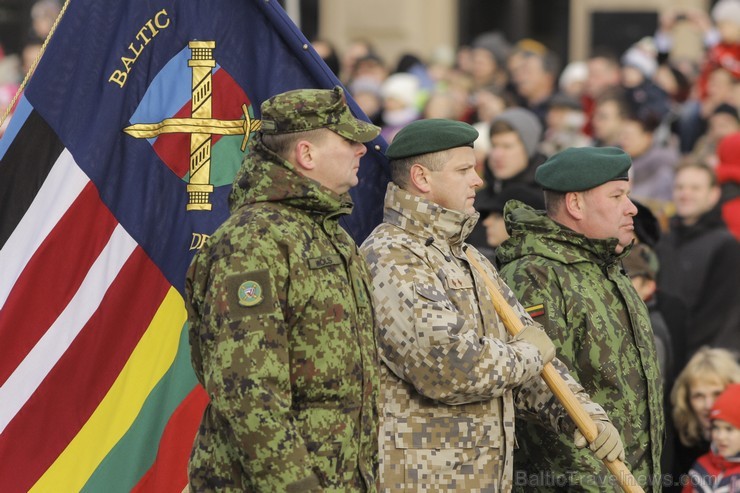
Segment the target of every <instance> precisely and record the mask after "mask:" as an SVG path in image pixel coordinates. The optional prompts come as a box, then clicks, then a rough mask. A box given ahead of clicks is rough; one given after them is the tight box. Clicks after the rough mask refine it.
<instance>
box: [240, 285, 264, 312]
mask: <svg viewBox="0 0 740 493" xmlns="http://www.w3.org/2000/svg"><path fill="white" fill-rule="evenodd" d="M238 294H239V304H240V305H242V306H255V305H259V304H260V303H262V300H264V299H265V298H264V296H262V286H260V285H259V284H258V283H256V282H255V281H245V282H243V283H242V284H241V286H239V293H238Z"/></svg>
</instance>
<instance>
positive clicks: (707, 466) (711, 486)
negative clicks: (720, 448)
mask: <svg viewBox="0 0 740 493" xmlns="http://www.w3.org/2000/svg"><path fill="white" fill-rule="evenodd" d="M689 478H690V482H689V483H688V484H686V486H684V489H683V493H713V492H716V493H740V456H735V457H731V458H728V459H725V458H724V457H722V456H719V455H717V454H716V453H715V452H714V451H713V450H711V451H709V452H708V453H706V454H704V455H702V456H701V457H699V459H698V460H697V461H696V463H695V464H694V467H692V468H691V470H690V471H689Z"/></svg>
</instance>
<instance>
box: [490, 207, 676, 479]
mask: <svg viewBox="0 0 740 493" xmlns="http://www.w3.org/2000/svg"><path fill="white" fill-rule="evenodd" d="M504 219H505V221H506V227H507V230H508V231H509V232H510V234H511V238H509V239H508V240H507V241H505V242H504V243H503V244H502V245H501V246H500V247H499V248H498V249H497V252H496V254H497V257H498V260H499V261H500V262H501V265H502V267H501V271H500V272H501V276H502V277H503V279H504V281H505V282H506V283H507V284H508V285H509V286H511V288H512V289H513V290H514V293H515V294H516V295H517V297H518V298H519V300H520V301H521V303H522V304H523V305H524V306H525V307H527V310H528V311H530V312H532V314H533V316H534V320H535V321H537V322H539V323H541V324H542V325H543V326H544V327H545V330H546V331H547V333H548V334H549V335H550V337H551V338H552V339H553V342H554V343H555V346H556V347H557V349H558V357H559V358H560V359H561V360H562V361H563V363H565V365H566V366H567V367H568V368H570V369H571V372H572V373H573V376H574V377H575V378H576V379H577V380H578V381H579V382H580V383H581V385H583V387H584V388H585V389H586V391H587V392H588V393H589V394H590V395H591V396H592V398H593V400H594V401H596V402H598V403H599V404H601V405H602V406H603V407H604V409H605V410H606V412H607V414H608V415H609V419H611V421H612V423H614V426H615V427H616V428H617V429H618V430H619V431H620V434H621V437H622V443H623V444H624V446H625V453H626V463H627V465H628V467H629V468H630V470H631V471H632V473H633V475H634V476H635V478H636V479H637V480H638V482H640V484H641V485H643V487H644V488H645V490H646V491H660V484H654V485H651V486H649V485H648V483H649V482H651V478H652V477H657V475H658V474H659V473H660V456H661V451H662V445H663V440H664V427H665V425H664V415H663V408H662V404H663V388H662V381H661V377H660V370H659V368H658V360H657V356H656V350H655V342H654V338H653V332H652V329H651V326H650V319H649V315H648V311H647V308H646V307H645V304H644V303H643V301H642V300H641V299H640V297H639V295H638V294H637V292H636V291H635V289H634V287H633V286H632V283H631V281H630V279H629V278H628V277H627V276H626V275H625V273H624V271H623V270H622V267H621V262H620V259H621V257H622V256H624V255H626V254H627V252H628V250H625V252H623V253H622V254H621V255H616V254H615V253H614V250H615V247H616V246H617V239H616V238H612V239H608V240H592V239H588V238H586V237H585V236H583V235H581V234H578V233H576V232H574V231H572V230H570V229H568V228H565V227H563V226H561V225H559V224H558V223H556V222H555V221H553V220H551V219H550V218H548V217H547V215H545V213H544V212H537V211H535V210H534V209H532V208H531V207H528V206H526V205H524V204H522V203H520V202H509V203H508V204H507V207H506V209H505V211H504ZM535 315H536V316H535ZM517 440H518V441H519V446H520V449H519V451H518V453H517V455H516V459H515V460H516V461H517V462H516V463H517V467H518V468H521V469H522V471H526V472H527V474H534V475H536V474H541V473H542V472H543V471H546V472H548V473H550V474H552V475H554V476H555V477H558V476H560V477H563V478H566V479H567V480H568V482H567V483H566V484H568V486H569V487H570V488H571V490H576V491H578V490H584V491H619V489H617V487H616V486H615V483H614V482H608V483H606V484H602V483H601V482H602V481H609V480H610V479H611V478H610V474H609V472H608V471H607V469H606V467H605V466H604V464H603V463H602V462H599V461H597V460H596V459H595V458H594V457H593V456H592V455H591V454H589V453H588V452H587V451H577V450H574V449H573V447H572V444H571V442H570V440H568V439H567V437H565V436H562V435H561V436H557V435H552V434H548V433H542V432H541V431H539V430H536V429H534V428H533V427H532V426H531V425H529V424H527V425H524V426H520V425H519V423H517ZM543 450H547V454H544V453H542V451H543ZM569 471H572V474H571V475H569ZM653 475H655V476H653ZM551 486H552V485H551ZM537 491H552V490H551V489H550V488H547V487H544V486H543V487H541V488H539V489H538V490H537Z"/></svg>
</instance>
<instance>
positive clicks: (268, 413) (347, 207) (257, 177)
mask: <svg viewBox="0 0 740 493" xmlns="http://www.w3.org/2000/svg"><path fill="white" fill-rule="evenodd" d="M261 113H262V115H261V117H262V131H261V133H260V134H259V135H257V137H256V138H255V139H254V140H253V142H252V143H251V147H250V150H249V154H248V155H247V157H246V158H245V160H244V163H243V166H242V168H241V170H240V172H239V173H238V175H237V177H236V180H235V183H234V188H233V191H232V194H231V197H230V204H231V211H232V214H231V216H230V217H229V219H227V220H226V222H225V223H224V224H223V225H222V226H221V227H219V228H218V230H217V231H216V232H215V233H214V234H213V235H212V236H211V238H210V239H209V240H208V242H207V243H206V245H205V247H204V248H203V249H202V250H201V251H200V252H199V253H198V254H197V255H196V257H195V258H194V260H193V263H192V265H191V267H190V270H189V271H188V274H187V284H186V292H187V300H186V301H187V308H188V316H189V321H190V345H191V349H192V363H193V367H194V368H195V373H196V375H197V377H198V380H199V381H200V383H201V384H202V385H203V386H204V387H205V389H206V391H207V392H208V395H209V397H210V402H209V404H208V406H207V408H206V410H205V413H204V415H203V419H202V421H201V425H200V428H199V430H198V434H197V436H196V438H195V443H194V445H193V451H192V454H191V457H190V465H189V476H190V489H191V490H192V491H196V492H201V491H219V492H223V491H234V492H244V491H246V492H257V491H259V492H269V493H275V492H296V493H299V492H317V491H324V492H365V491H369V492H374V491H376V490H377V473H378V471H377V467H378V454H377V440H378V409H377V399H378V372H377V365H378V364H379V363H378V359H377V346H376V344H375V339H374V334H373V313H372V308H371V297H370V285H369V277H368V276H369V273H368V271H367V266H366V264H365V262H364V260H363V258H362V257H361V256H360V255H359V250H358V248H357V246H356V245H355V243H354V241H353V240H352V239H351V238H350V236H349V235H348V234H347V233H346V232H345V231H344V230H343V229H342V228H341V227H340V226H339V223H338V220H339V218H340V217H341V216H342V215H344V214H349V212H350V211H351V208H352V202H351V200H350V198H349V194H347V191H348V190H349V189H350V188H351V187H352V186H354V185H356V184H357V170H358V168H359V164H360V157H361V156H363V155H364V154H365V153H366V152H367V149H366V148H365V146H364V144H363V143H364V142H368V141H370V140H372V139H373V138H375V137H376V136H377V135H378V133H379V129H378V128H377V127H375V126H373V125H370V124H369V123H366V122H363V121H361V120H357V119H355V118H354V117H353V116H352V114H351V113H350V110H349V107H348V106H347V104H346V101H345V97H344V93H343V91H342V89H341V88H340V87H336V88H334V89H333V90H316V89H310V90H309V89H304V90H296V91H289V92H287V93H283V94H278V95H276V96H274V97H272V98H270V99H268V100H267V101H265V102H264V103H263V104H262V107H261Z"/></svg>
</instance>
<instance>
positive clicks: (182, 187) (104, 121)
mask: <svg viewBox="0 0 740 493" xmlns="http://www.w3.org/2000/svg"><path fill="white" fill-rule="evenodd" d="M335 84H338V81H337V79H336V77H335V76H334V75H333V74H332V73H331V72H330V71H329V69H328V68H327V67H326V66H325V65H324V64H323V63H322V62H321V60H320V58H319V57H318V56H317V55H316V53H315V52H314V51H313V49H312V48H311V47H310V46H309V44H308V42H307V40H306V39H305V37H304V36H303V35H302V34H301V32H300V31H299V30H298V29H297V28H296V27H295V26H294V25H293V23H292V22H291V21H290V19H289V18H288V17H287V16H286V14H285V12H284V11H283V10H282V9H281V7H280V6H279V5H278V4H277V3H276V2H275V1H273V0H209V1H202V0H156V1H155V0H128V1H125V2H122V1H120V0H72V1H68V3H67V8H66V11H65V13H64V16H63V17H62V19H61V21H60V23H59V25H58V28H57V30H56V32H55V33H54V35H53V37H52V39H51V41H50V43H49V45H48V47H47V49H46V51H45V53H44V55H43V57H42V59H41V62H40V63H39V66H38V68H37V70H36V72H35V73H34V75H33V77H32V79H31V81H30V83H29V85H28V86H27V88H26V90H25V93H24V96H23V97H22V99H21V100H20V102H19V104H18V107H17V109H16V112H15V114H14V116H13V119H12V120H11V122H10V125H9V127H8V130H7V131H6V133H5V136H4V137H3V140H2V141H0V457H2V460H1V461H0V485H2V489H3V491H4V492H15V491H19V492H20V491H29V490H30V491H80V490H83V491H132V490H135V491H157V492H167V491H178V492H179V491H180V490H181V489H182V488H183V486H184V485H185V482H186V465H187V458H188V455H189V451H190V447H191V445H192V441H193V438H194V436H195V431H196V428H197V425H198V423H199V421H200V416H201V413H202V410H203V408H204V406H205V403H206V400H207V397H206V396H205V393H204V392H203V391H202V389H200V388H199V387H198V385H197V383H196V380H195V377H194V375H193V372H192V368H191V366H190V355H189V347H188V341H187V323H186V313H185V309H184V303H183V284H184V277H185V272H186V270H187V267H188V265H189V263H190V260H191V258H192V256H193V255H194V254H195V252H196V251H197V250H198V248H200V246H202V244H203V242H204V241H205V240H206V239H207V238H208V235H209V234H211V233H212V232H213V231H214V229H215V228H216V227H217V226H218V225H219V224H220V223H221V222H222V221H223V220H224V219H225V218H226V217H227V216H228V208H227V196H228V193H229V190H230V186H231V180H232V178H233V176H234V174H235V172H236V170H237V169H238V168H239V165H240V163H241V159H242V157H243V155H244V152H245V144H246V142H247V140H248V139H249V138H250V136H251V135H252V134H253V133H254V132H255V131H256V130H257V129H258V128H259V125H260V121H259V105H260V103H261V102H262V101H263V100H265V99H266V98H268V97H270V96H272V95H273V94H276V93H278V92H282V91H285V90H290V89H295V88H299V87H327V88H329V87H332V86H334V85H335ZM350 106H351V107H352V108H353V110H354V112H355V113H356V114H357V115H360V116H362V115H361V113H360V112H359V110H358V108H357V106H356V105H355V104H354V102H353V101H350ZM384 146H385V144H384V143H383V142H382V141H381V140H378V141H376V142H373V143H370V144H369V145H368V148H369V152H368V154H367V155H366V156H365V158H364V160H363V164H362V167H361V170H360V185H359V186H358V187H356V188H355V189H354V190H353V192H352V193H353V198H354V199H355V204H356V208H355V212H354V213H353V214H352V216H350V218H349V220H348V221H346V222H345V223H344V226H345V227H346V228H347V229H348V230H349V231H350V233H351V234H352V235H353V237H354V238H355V239H356V240H357V241H361V240H362V239H363V238H364V237H365V236H366V235H367V234H368V233H369V232H370V230H371V229H372V227H374V226H375V224H377V223H378V222H379V221H380V219H381V214H382V209H381V208H382V201H383V200H382V199H383V193H384V190H385V185H386V183H387V181H388V173H387V168H386V164H385V161H384V160H383V158H382V154H381V152H380V151H382V150H383V148H384ZM255 241H259V239H258V238H255Z"/></svg>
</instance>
